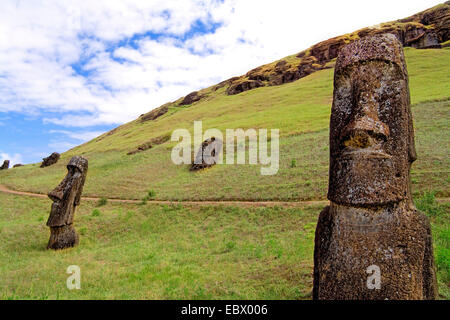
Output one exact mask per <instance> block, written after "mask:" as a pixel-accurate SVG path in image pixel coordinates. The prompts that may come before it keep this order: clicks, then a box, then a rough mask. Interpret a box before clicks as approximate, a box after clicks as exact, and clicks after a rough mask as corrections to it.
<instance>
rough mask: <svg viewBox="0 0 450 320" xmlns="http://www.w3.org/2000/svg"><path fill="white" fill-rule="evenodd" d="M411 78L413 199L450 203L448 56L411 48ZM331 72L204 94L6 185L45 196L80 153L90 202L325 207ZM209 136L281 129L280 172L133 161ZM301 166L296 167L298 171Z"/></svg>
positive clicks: (28, 169)
mask: <svg viewBox="0 0 450 320" xmlns="http://www.w3.org/2000/svg"><path fill="white" fill-rule="evenodd" d="M405 55H406V59H407V64H408V72H409V75H410V91H411V101H412V104H413V106H412V110H413V115H414V121H415V131H416V146H417V152H418V157H419V158H418V160H417V161H416V162H415V163H414V165H413V168H412V182H413V192H414V195H415V196H417V195H419V194H421V193H423V192H424V191H426V190H428V189H432V190H435V191H436V196H437V197H448V196H449V190H450V188H449V180H450V177H449V170H448V168H449V159H450V158H449V156H448V154H449V145H450V144H449V140H450V139H449V138H450V134H449V130H448V123H449V122H450V94H449V93H450V72H449V67H448V66H449V65H450V48H445V49H441V50H434V49H430V50H417V49H412V48H405ZM332 89H333V69H327V70H322V71H318V72H316V73H313V74H312V75H310V76H308V77H305V78H303V79H300V80H298V81H295V82H292V83H288V84H284V85H281V86H274V87H263V88H258V89H254V90H251V91H246V92H243V93H241V94H239V95H234V96H227V95H225V94H224V90H225V87H223V88H221V89H219V90H217V91H214V90H212V89H211V88H208V89H205V90H203V91H204V93H205V94H206V98H205V99H204V100H202V101H199V102H197V103H195V104H193V105H191V106H184V107H182V108H180V107H177V106H176V104H175V103H173V104H171V105H170V107H169V112H168V113H167V114H166V115H164V116H162V117H161V118H159V119H157V120H156V121H149V122H145V123H141V122H140V121H139V120H136V121H133V122H130V123H128V124H125V125H123V126H121V127H119V128H118V129H117V130H115V132H114V133H112V134H110V135H108V134H105V135H103V136H101V137H99V138H96V139H94V140H92V141H90V142H88V143H86V144H83V145H81V146H79V147H76V148H74V149H72V150H70V151H68V152H66V153H64V154H63V155H62V158H61V160H60V162H59V163H58V164H56V165H54V166H50V167H47V168H39V164H33V165H26V166H24V167H20V168H14V169H11V170H6V171H1V172H0V183H1V184H5V185H7V186H9V187H11V188H14V189H18V190H24V191H34V192H40V193H47V192H48V191H49V190H51V189H52V188H53V187H54V186H55V185H57V184H58V183H59V182H60V181H61V179H62V178H63V176H64V175H65V173H66V168H65V165H66V163H67V161H68V159H69V158H70V157H71V156H73V155H75V154H80V155H83V156H85V157H87V158H88V159H89V172H88V178H87V181H86V185H85V188H84V195H89V196H98V197H106V198H125V199H144V198H146V197H147V195H148V190H149V189H151V190H153V191H154V193H155V194H154V196H153V198H155V199H162V200H164V199H169V200H187V199H190V200H221V199H228V200H233V199H240V200H276V199H280V200H312V199H317V200H320V199H324V198H325V195H326V188H327V183H328V152H329V149H328V125H329V112H330V106H331V100H332ZM194 120H202V121H203V129H204V130H205V129H207V128H213V127H214V128H218V129H221V130H224V129H226V128H230V129H234V128H239V127H241V128H255V129H258V128H269V129H271V128H279V129H280V134H281V139H280V170H279V172H278V174H277V175H274V176H261V175H260V166H259V165H217V166H215V167H213V168H210V169H208V170H204V171H201V172H196V173H194V172H190V171H189V170H188V166H186V165H182V166H176V165H174V164H173V163H172V162H171V159H170V153H171V150H172V147H173V146H174V145H175V143H174V142H170V141H168V142H165V143H163V144H161V145H156V146H154V147H153V148H152V149H149V150H147V151H144V152H141V153H136V154H134V155H126V153H127V152H128V151H130V150H133V149H135V148H136V147H137V146H139V145H141V144H143V143H145V142H147V141H149V140H151V139H152V138H155V137H160V136H166V135H168V134H169V135H170V133H171V132H172V131H173V130H174V129H177V128H187V129H189V130H191V131H192V129H193V121H194ZM293 164H294V165H293Z"/></svg>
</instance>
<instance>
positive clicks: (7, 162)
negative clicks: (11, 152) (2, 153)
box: [0, 160, 9, 170]
mask: <svg viewBox="0 0 450 320" xmlns="http://www.w3.org/2000/svg"><path fill="white" fill-rule="evenodd" d="M8 168H9V160H5V161H3V164H2V166H1V167H0V170H7V169H8Z"/></svg>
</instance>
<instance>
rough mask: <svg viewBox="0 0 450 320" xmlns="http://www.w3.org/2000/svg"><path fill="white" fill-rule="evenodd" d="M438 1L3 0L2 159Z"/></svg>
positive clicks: (42, 151) (23, 157)
mask: <svg viewBox="0 0 450 320" xmlns="http://www.w3.org/2000/svg"><path fill="white" fill-rule="evenodd" d="M438 3H440V1H433V0H420V1H419V0H412V1H387V0H380V1H377V2H375V1H354V0H351V1H314V2H313V1H299V0H292V1H290V0H277V1H265V0H259V1H253V0H245V1H242V0H240V1H239V0H224V1H216V0H203V1H192V0H180V1H178V0H172V1H162V0H148V1H142V0H96V1H92V0H79V1H76V2H75V1H71V2H68V1H57V0H50V1H39V0H2V4H1V6H2V9H1V10H0V161H3V160H4V159H10V160H12V164H14V163H19V162H20V163H33V162H39V161H40V160H41V158H42V157H44V156H47V155H48V154H50V153H51V152H53V151H57V152H64V151H66V150H68V149H70V148H71V147H73V146H76V145H79V144H81V143H83V142H85V141H88V140H90V139H92V138H94V137H96V136H98V135H100V134H101V133H103V132H105V131H108V130H110V129H112V128H114V127H116V126H118V125H120V124H122V123H125V122H128V121H130V120H133V119H135V118H136V117H138V116H139V115H140V114H142V113H145V112H148V111H150V110H151V109H153V108H156V107H158V106H160V105H162V104H164V103H166V102H168V101H173V100H176V99H178V98H179V97H181V96H184V95H186V94H188V93H190V92H191V91H194V90H198V89H201V88H204V87H207V86H209V85H212V84H215V83H217V82H219V81H222V80H224V79H227V78H230V77H232V76H236V75H240V74H243V73H245V72H247V71H248V70H250V69H252V68H254V67H257V66H259V65H261V64H264V63H268V62H271V61H273V60H276V59H279V58H282V57H284V56H287V55H290V54H294V53H296V52H299V51H301V50H303V49H305V48H307V47H309V46H310V45H312V44H314V43H317V42H319V41H322V40H326V39H328V38H330V37H333V36H337V35H340V34H343V33H346V32H351V31H354V30H356V29H358V28H362V27H365V26H370V25H374V24H377V23H380V22H384V21H390V20H394V19H398V18H403V17H406V16H409V15H411V14H414V13H416V12H418V11H421V10H424V9H426V8H428V7H431V6H433V5H436V4H438ZM387 9H388V10H387ZM174 129H176V128H174Z"/></svg>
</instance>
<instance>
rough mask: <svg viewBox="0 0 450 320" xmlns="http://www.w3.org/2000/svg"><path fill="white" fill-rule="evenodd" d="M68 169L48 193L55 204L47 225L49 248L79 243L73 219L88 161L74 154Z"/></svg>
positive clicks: (68, 246)
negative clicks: (61, 179) (59, 181)
mask: <svg viewBox="0 0 450 320" xmlns="http://www.w3.org/2000/svg"><path fill="white" fill-rule="evenodd" d="M67 170H68V173H67V175H66V177H65V178H64V180H63V181H61V183H60V184H59V185H58V186H57V187H56V188H55V189H54V190H53V191H51V192H50V193H49V194H48V197H49V198H50V199H51V200H52V201H53V204H52V209H51V212H50V217H49V218H48V221H47V226H48V227H50V240H49V241H48V245H47V249H55V250H56V249H65V248H70V247H74V246H76V245H77V244H78V234H77V233H76V231H75V228H74V227H73V220H74V216H75V209H76V206H78V205H79V204H80V199H81V193H82V192H83V185H84V182H85V180H86V174H87V170H88V161H87V160H86V159H85V158H83V157H80V156H74V157H73V158H72V159H70V161H69V163H68V164H67Z"/></svg>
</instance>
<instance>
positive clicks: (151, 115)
mask: <svg viewBox="0 0 450 320" xmlns="http://www.w3.org/2000/svg"><path fill="white" fill-rule="evenodd" d="M169 104H170V103H168V104H167V103H166V104H164V105H162V106H161V107H158V108H156V109H154V110H152V111H150V112H148V113H146V114H143V115H142V116H141V117H140V118H141V121H142V122H146V121H150V120H156V119H158V118H159V117H161V116H163V115H165V114H166V113H167V111H169Z"/></svg>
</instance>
